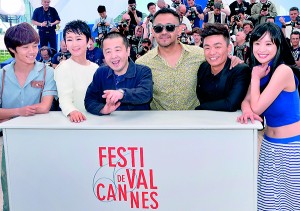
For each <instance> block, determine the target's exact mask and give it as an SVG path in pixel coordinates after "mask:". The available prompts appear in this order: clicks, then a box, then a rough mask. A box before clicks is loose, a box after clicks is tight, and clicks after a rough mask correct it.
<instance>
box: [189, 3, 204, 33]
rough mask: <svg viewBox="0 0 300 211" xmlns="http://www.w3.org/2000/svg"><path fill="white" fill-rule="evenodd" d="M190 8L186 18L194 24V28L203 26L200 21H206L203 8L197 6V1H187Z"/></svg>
mask: <svg viewBox="0 0 300 211" xmlns="http://www.w3.org/2000/svg"><path fill="white" fill-rule="evenodd" d="M187 3H188V5H189V7H188V8H187V13H186V17H187V18H188V19H189V20H190V22H191V23H192V27H193V28H194V27H199V28H200V26H201V23H200V20H203V19H204V14H203V10H202V7H201V6H200V5H197V4H195V0H187Z"/></svg>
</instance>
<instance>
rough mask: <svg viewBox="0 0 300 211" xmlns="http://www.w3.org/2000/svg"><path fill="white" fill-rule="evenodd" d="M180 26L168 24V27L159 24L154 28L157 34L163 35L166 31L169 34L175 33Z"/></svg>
mask: <svg viewBox="0 0 300 211" xmlns="http://www.w3.org/2000/svg"><path fill="white" fill-rule="evenodd" d="M177 26H179V25H175V24H171V23H168V24H166V25H162V24H158V25H156V26H153V30H154V31H155V33H161V32H162V31H163V30H164V29H166V31H167V32H173V31H175V28H176V27H177Z"/></svg>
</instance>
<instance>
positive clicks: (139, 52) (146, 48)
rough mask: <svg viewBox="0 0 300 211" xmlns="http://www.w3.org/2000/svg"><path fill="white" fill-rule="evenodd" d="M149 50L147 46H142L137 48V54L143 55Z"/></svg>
mask: <svg viewBox="0 0 300 211" xmlns="http://www.w3.org/2000/svg"><path fill="white" fill-rule="evenodd" d="M148 51H149V47H147V46H144V47H142V48H140V49H139V51H138V55H140V56H143V55H144V54H146V53H147V52H148Z"/></svg>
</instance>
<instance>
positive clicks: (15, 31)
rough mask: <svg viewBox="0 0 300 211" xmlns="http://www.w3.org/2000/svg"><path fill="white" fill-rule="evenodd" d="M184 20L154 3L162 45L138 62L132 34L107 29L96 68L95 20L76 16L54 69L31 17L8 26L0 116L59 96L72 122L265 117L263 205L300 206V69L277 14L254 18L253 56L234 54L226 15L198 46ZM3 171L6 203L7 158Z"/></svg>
mask: <svg viewBox="0 0 300 211" xmlns="http://www.w3.org/2000/svg"><path fill="white" fill-rule="evenodd" d="M180 23H181V22H180V16H179V15H178V13H176V12H175V11H174V10H172V9H169V8H162V9H160V10H159V11H157V12H156V13H155V14H154V15H153V19H152V24H153V25H152V28H151V32H152V34H153V37H154V38H155V40H156V42H157V47H155V48H154V49H152V50H150V51H149V52H148V53H147V54H145V55H143V56H141V57H140V58H138V59H137V60H136V62H133V61H132V60H131V59H130V57H129V56H130V44H129V41H128V39H127V37H126V36H124V34H122V33H120V32H109V33H107V34H106V35H105V36H104V37H103V39H102V50H103V54H104V57H105V62H106V65H104V66H100V67H99V66H98V65H97V64H95V63H93V62H91V61H89V60H87V58H86V51H87V46H88V43H89V40H90V39H91V30H90V28H89V26H88V25H87V24H86V23H85V22H83V21H80V20H75V21H71V22H69V23H67V24H66V26H65V28H64V29H63V38H64V41H65V43H66V46H67V49H68V50H69V52H70V54H71V56H70V58H69V59H67V60H65V61H63V62H61V63H60V64H59V65H58V66H57V67H56V68H55V70H54V69H53V68H51V67H49V66H47V65H45V64H43V63H40V62H37V61H36V60H35V58H36V56H37V53H38V44H39V36H38V34H37V32H36V31H35V30H34V29H33V28H32V26H31V25H29V24H27V23H21V24H18V25H16V26H13V27H11V28H9V29H8V30H7V32H6V34H5V37H4V42H5V45H6V47H7V49H8V51H9V52H10V54H11V55H12V57H14V58H15V60H14V61H13V62H12V63H11V64H9V65H7V66H5V67H4V68H3V69H1V71H0V81H2V83H1V85H0V90H1V98H0V99H1V108H0V120H1V121H6V120H9V119H11V118H14V117H17V116H32V115H35V114H42V113H47V112H49V110H50V109H51V106H52V104H53V99H58V101H59V106H60V108H61V110H62V113H63V114H64V115H65V116H66V117H67V118H69V119H70V121H71V122H74V123H80V122H82V121H85V120H86V115H85V113H86V111H87V112H90V113H92V114H94V115H99V116H101V115H109V114H111V113H112V112H114V111H116V110H119V111H124V110H194V109H197V110H214V111H236V110H239V109H241V110H242V115H241V116H239V117H238V118H237V121H239V122H240V123H242V124H245V123H248V121H249V120H250V121H252V122H253V121H254V120H258V121H263V117H264V118H265V120H266V122H265V124H266V130H265V136H264V140H263V144H262V148H261V152H260V160H259V170H258V210H275V209H278V208H279V209H281V210H300V201H299V198H300V190H299V185H300V105H299V102H300V100H299V92H298V85H299V81H298V79H297V77H296V76H295V74H294V72H296V71H299V70H298V69H297V68H296V65H295V60H294V59H293V56H292V53H291V50H290V48H289V45H288V43H287V41H286V39H285V36H284V34H283V32H282V30H281V29H280V28H279V27H278V26H277V25H276V24H274V23H263V24H260V25H257V26H256V28H255V29H254V31H253V32H252V35H251V39H250V62H249V65H247V64H245V63H244V62H243V61H242V60H241V59H239V58H237V57H235V56H231V55H230V52H231V50H232V49H231V48H232V47H231V45H230V35H229V32H228V30H226V27H225V26H224V25H223V24H221V23H212V24H206V25H205V26H204V28H203V31H202V33H201V36H202V39H203V48H200V47H198V46H191V45H185V44H183V43H181V42H179V41H178V39H177V35H178V33H179V30H180V29H179V25H180ZM282 52H284V53H282ZM87 121H88V120H87ZM241 141H242V140H241ZM3 160H4V161H3V162H4V163H5V159H3ZM3 162H2V164H3ZM1 179H2V185H3V192H4V210H7V209H8V206H9V205H8V195H7V193H8V192H7V184H6V170H5V165H2V174H1Z"/></svg>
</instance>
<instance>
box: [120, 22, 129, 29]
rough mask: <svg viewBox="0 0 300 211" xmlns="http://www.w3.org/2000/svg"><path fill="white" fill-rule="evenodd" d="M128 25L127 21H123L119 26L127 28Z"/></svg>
mask: <svg viewBox="0 0 300 211" xmlns="http://www.w3.org/2000/svg"><path fill="white" fill-rule="evenodd" d="M127 26H128V23H127V21H121V22H119V23H118V27H119V28H123V29H124V28H126V27H127Z"/></svg>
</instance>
